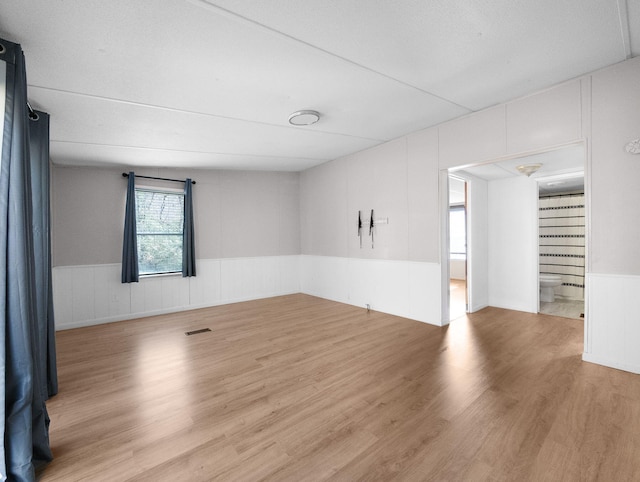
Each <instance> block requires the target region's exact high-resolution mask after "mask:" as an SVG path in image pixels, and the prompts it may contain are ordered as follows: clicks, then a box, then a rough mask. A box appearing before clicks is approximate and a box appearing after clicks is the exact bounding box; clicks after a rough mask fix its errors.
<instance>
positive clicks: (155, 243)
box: [136, 189, 184, 275]
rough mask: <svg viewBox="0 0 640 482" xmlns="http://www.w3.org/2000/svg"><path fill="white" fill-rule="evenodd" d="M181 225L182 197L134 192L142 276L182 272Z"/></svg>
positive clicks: (150, 192) (164, 193)
mask: <svg viewBox="0 0 640 482" xmlns="http://www.w3.org/2000/svg"><path fill="white" fill-rule="evenodd" d="M183 223H184V194H182V193H170V192H162V191H151V190H143V189H136V229H137V232H138V270H139V272H140V274H141V275H145V274H157V273H175V272H180V271H182V226H183Z"/></svg>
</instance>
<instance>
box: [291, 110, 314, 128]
mask: <svg viewBox="0 0 640 482" xmlns="http://www.w3.org/2000/svg"><path fill="white" fill-rule="evenodd" d="M319 120H320V113H319V112H316V111H315V110H299V111H298V112H294V113H293V114H291V115H290V116H289V124H291V125H293V126H310V125H311V124H315V123H316V122H318V121H319Z"/></svg>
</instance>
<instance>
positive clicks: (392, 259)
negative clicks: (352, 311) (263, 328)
mask: <svg viewBox="0 0 640 482" xmlns="http://www.w3.org/2000/svg"><path fill="white" fill-rule="evenodd" d="M437 153H438V137H437V131H436V130H429V129H427V130H425V131H421V132H419V133H416V134H413V135H411V136H406V137H403V138H400V139H397V140H395V141H391V142H388V143H386V144H383V145H382V146H379V147H375V148H372V149H368V150H366V151H362V152H359V153H356V154H353V155H351V156H346V157H344V158H341V159H337V160H335V161H332V162H329V163H326V164H323V165H321V166H318V167H315V168H312V169H309V170H307V171H304V172H303V173H302V174H301V178H300V213H301V221H300V225H301V245H302V254H303V261H302V269H301V287H302V291H303V292H304V293H308V294H312V295H315V296H321V297H323V298H328V299H332V300H336V301H341V302H344V303H349V304H352V305H355V306H361V307H363V308H364V307H365V306H366V305H370V307H371V308H372V309H374V310H378V311H383V312H386V313H391V314H395V315H398V316H406V317H410V318H413V319H416V320H420V321H424V322H427V323H432V324H436V325H440V323H441V314H440V293H441V290H440V279H441V278H440V264H439V262H438V261H439V252H438V251H439V241H438V236H439V229H438V228H436V229H434V224H435V226H436V227H437V226H438V225H439V222H438V216H439V211H438V205H439V204H438V196H439V190H438V168H437ZM371 209H373V210H374V212H375V217H376V218H384V219H388V224H381V225H379V226H376V228H375V233H374V239H373V245H372V238H371V237H370V236H369V229H368V220H369V216H370V212H371ZM358 211H361V212H362V216H363V221H364V228H363V239H362V246H361V245H360V239H359V238H358V236H357V219H358Z"/></svg>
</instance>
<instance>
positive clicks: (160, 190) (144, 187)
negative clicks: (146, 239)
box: [134, 184, 185, 278]
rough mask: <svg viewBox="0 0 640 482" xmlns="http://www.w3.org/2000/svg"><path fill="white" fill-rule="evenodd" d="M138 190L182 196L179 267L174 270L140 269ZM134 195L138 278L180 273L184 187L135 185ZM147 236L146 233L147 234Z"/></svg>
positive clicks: (182, 245)
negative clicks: (152, 270) (145, 271)
mask: <svg viewBox="0 0 640 482" xmlns="http://www.w3.org/2000/svg"><path fill="white" fill-rule="evenodd" d="M138 191H145V192H154V193H159V194H171V195H176V196H181V197H182V226H183V227H182V232H181V233H180V236H181V237H182V243H181V246H180V268H179V269H178V270H176V271H157V272H152V273H142V272H141V270H140V256H139V255H140V251H139V248H140V243H139V236H140V233H138V202H137V196H135V195H136V194H137V192H138ZM134 196H135V197H136V202H135V208H136V249H137V253H136V255H137V258H138V272H139V274H138V277H139V278H153V277H161V276H176V275H182V261H183V260H182V258H183V253H184V202H185V193H184V189H179V188H171V187H158V186H151V185H146V184H144V185H136V186H135V192H134ZM158 235H159V234H158ZM172 235H175V236H178V234H172ZM142 236H145V234H142ZM147 236H148V234H147Z"/></svg>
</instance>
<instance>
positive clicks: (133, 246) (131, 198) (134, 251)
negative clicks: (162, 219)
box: [122, 172, 139, 283]
mask: <svg viewBox="0 0 640 482" xmlns="http://www.w3.org/2000/svg"><path fill="white" fill-rule="evenodd" d="M138 279H139V276H138V233H137V229H136V175H135V174H134V173H133V172H130V173H129V182H128V183H127V204H126V207H125V213H124V240H123V243H122V282H123V283H137V282H138Z"/></svg>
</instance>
